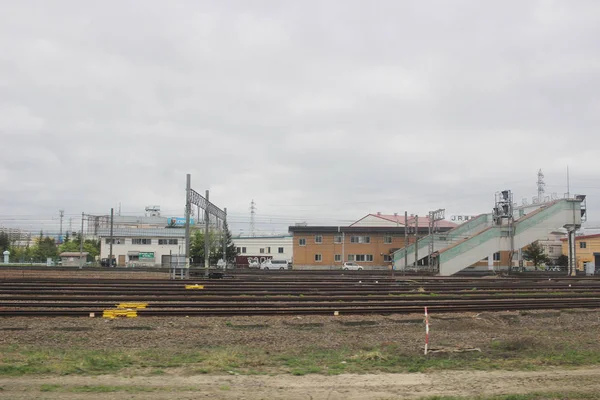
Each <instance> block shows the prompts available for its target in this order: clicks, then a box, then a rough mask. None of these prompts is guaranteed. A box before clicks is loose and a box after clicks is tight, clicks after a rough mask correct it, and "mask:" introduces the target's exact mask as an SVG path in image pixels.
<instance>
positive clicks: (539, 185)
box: [537, 169, 546, 203]
mask: <svg viewBox="0 0 600 400" xmlns="http://www.w3.org/2000/svg"><path fill="white" fill-rule="evenodd" d="M545 186H546V183H545V182H544V173H543V172H542V170H541V169H540V170H539V171H538V180H537V189H538V203H542V202H543V201H544V192H545V189H544V188H545Z"/></svg>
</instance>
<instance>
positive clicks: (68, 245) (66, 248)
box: [59, 235, 100, 261]
mask: <svg viewBox="0 0 600 400" xmlns="http://www.w3.org/2000/svg"><path fill="white" fill-rule="evenodd" d="M80 243H81V235H76V236H75V237H74V238H73V240H65V242H64V243H63V244H61V245H60V246H59V253H64V252H72V253H78V252H79V250H80ZM83 251H84V252H86V253H88V257H87V261H94V260H95V259H96V256H98V255H99V254H100V241H99V240H91V239H86V240H85V241H84V242H83Z"/></svg>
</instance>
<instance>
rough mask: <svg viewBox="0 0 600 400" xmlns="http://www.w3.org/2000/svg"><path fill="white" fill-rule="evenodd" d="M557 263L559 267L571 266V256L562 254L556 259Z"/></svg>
mask: <svg viewBox="0 0 600 400" xmlns="http://www.w3.org/2000/svg"><path fill="white" fill-rule="evenodd" d="M556 265H558V266H559V267H568V266H569V257H567V256H565V255H564V254H561V255H560V256H558V258H557V259H556Z"/></svg>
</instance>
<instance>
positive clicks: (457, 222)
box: [450, 215, 475, 224]
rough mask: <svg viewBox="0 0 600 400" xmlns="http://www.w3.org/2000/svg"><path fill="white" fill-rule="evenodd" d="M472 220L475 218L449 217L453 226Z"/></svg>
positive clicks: (472, 216)
mask: <svg viewBox="0 0 600 400" xmlns="http://www.w3.org/2000/svg"><path fill="white" fill-rule="evenodd" d="M473 218H475V216H474V215H452V216H450V221H452V222H454V223H455V224H461V223H463V222H467V221H468V220H470V219H473Z"/></svg>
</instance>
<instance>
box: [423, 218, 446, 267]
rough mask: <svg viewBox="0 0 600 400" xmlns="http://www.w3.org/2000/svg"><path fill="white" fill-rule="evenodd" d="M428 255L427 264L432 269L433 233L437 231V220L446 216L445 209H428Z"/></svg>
mask: <svg viewBox="0 0 600 400" xmlns="http://www.w3.org/2000/svg"><path fill="white" fill-rule="evenodd" d="M428 217H429V256H428V260H427V265H428V266H429V268H430V269H432V270H433V269H434V265H433V260H434V259H435V258H434V256H433V253H434V251H435V242H434V240H435V238H434V236H435V234H436V233H437V231H438V226H437V222H438V221H441V220H443V219H444V218H446V209H445V208H439V209H437V210H434V211H429V215H428Z"/></svg>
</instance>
